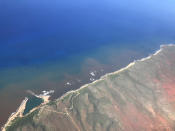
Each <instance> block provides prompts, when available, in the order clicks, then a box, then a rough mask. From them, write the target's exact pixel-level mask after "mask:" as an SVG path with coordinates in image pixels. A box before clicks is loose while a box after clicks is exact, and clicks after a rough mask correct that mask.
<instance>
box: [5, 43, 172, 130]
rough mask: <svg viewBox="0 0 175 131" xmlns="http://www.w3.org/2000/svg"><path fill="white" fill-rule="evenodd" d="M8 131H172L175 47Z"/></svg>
mask: <svg viewBox="0 0 175 131" xmlns="http://www.w3.org/2000/svg"><path fill="white" fill-rule="evenodd" d="M4 129H5V130H6V131H116V130H117V131H151V130H152V131H165V130H166V131H174V130H175V45H164V46H161V49H160V50H159V51H157V52H156V53H155V54H153V55H150V56H149V57H147V58H144V59H141V60H137V61H134V62H133V63H131V64H129V65H128V66H127V67H125V68H123V69H121V70H119V71H116V72H113V73H109V74H107V75H105V76H103V77H101V78H100V79H99V80H96V81H94V82H92V83H90V84H86V85H84V86H82V87H81V88H80V89H78V90H75V91H70V92H68V93H66V94H65V95H63V96H62V97H60V98H58V99H56V100H54V101H50V102H48V103H45V104H42V105H41V106H39V107H38V108H35V110H33V111H31V112H30V113H28V114H27V115H25V116H16V118H15V119H13V120H12V121H10V122H9V124H8V125H7V124H6V126H5V127H4Z"/></svg>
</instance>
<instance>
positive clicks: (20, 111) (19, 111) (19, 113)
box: [2, 97, 28, 131]
mask: <svg viewBox="0 0 175 131" xmlns="http://www.w3.org/2000/svg"><path fill="white" fill-rule="evenodd" d="M27 101H28V98H27V97H26V98H25V99H24V100H23V101H22V103H21V105H20V106H19V107H18V109H17V110H16V112H13V113H12V114H11V116H10V117H9V118H8V120H7V122H6V124H5V125H4V126H3V127H2V131H5V129H6V127H7V126H10V124H11V122H12V121H13V120H14V119H15V118H16V117H22V116H23V112H24V110H25V107H26V103H27Z"/></svg>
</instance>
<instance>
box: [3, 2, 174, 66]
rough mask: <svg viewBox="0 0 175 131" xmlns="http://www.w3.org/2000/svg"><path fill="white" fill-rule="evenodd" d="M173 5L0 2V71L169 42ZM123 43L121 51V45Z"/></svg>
mask: <svg viewBox="0 0 175 131" xmlns="http://www.w3.org/2000/svg"><path fill="white" fill-rule="evenodd" d="M174 4H175V2H174V1H173V0H166V1H164V0H154V1H153V0H143V1H139V0H132V1H131V0H52V1H50V0H25V1H24V0H13V1H12V0H4V1H3V0H0V67H1V68H2V67H13V66H23V65H33V64H42V63H46V62H48V61H55V60H56V61H60V62H61V61H62V60H66V58H67V57H69V56H71V55H76V54H77V55H81V54H82V53H84V52H88V51H91V50H94V49H96V48H98V47H100V46H102V45H109V44H115V45H116V46H126V47H127V46H140V47H145V48H146V47H152V46H154V45H153V44H155V45H156V44H157V45H158V44H162V43H168V42H173V40H174V39H175V35H174V34H175V24H174V23H175V17H174V16H175V8H174ZM123 43H126V44H125V45H121V44H123Z"/></svg>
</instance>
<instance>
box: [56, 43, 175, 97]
mask: <svg viewBox="0 0 175 131" xmlns="http://www.w3.org/2000/svg"><path fill="white" fill-rule="evenodd" d="M169 46H170V47H171V46H175V44H162V45H160V48H159V49H158V50H156V51H155V52H154V53H152V54H150V55H148V56H147V57H145V58H142V59H138V60H134V61H133V62H131V63H129V64H128V65H127V66H125V67H123V68H121V69H119V70H117V71H114V72H111V73H106V74H105V75H103V76H101V77H100V78H99V79H97V80H95V81H93V82H91V83H88V84H85V85H83V86H81V87H80V88H78V89H76V90H70V91H68V92H66V93H65V94H63V95H62V96H61V97H60V98H58V99H56V100H61V99H63V98H64V97H65V96H67V95H69V94H70V93H76V92H79V91H80V90H82V89H83V88H86V87H88V86H89V85H91V84H95V83H97V82H99V81H102V80H104V78H106V77H108V76H110V75H115V74H118V73H120V72H122V71H124V70H127V69H128V68H130V67H132V66H133V65H135V64H136V62H139V61H140V62H143V61H145V60H148V59H151V58H152V57H153V56H155V55H158V54H159V53H160V52H162V50H163V48H164V47H169Z"/></svg>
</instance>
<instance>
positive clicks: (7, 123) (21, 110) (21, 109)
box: [2, 44, 175, 131]
mask: <svg viewBox="0 0 175 131" xmlns="http://www.w3.org/2000/svg"><path fill="white" fill-rule="evenodd" d="M167 46H175V45H174V44H166V45H160V49H158V50H157V51H155V53H153V54H151V55H149V56H147V57H145V58H142V59H140V60H134V61H133V62H131V63H130V64H128V65H127V66H126V67H124V68H121V69H119V70H117V71H114V72H112V73H107V74H105V75H103V76H101V77H100V78H99V79H97V80H95V81H93V82H91V83H88V84H85V85H83V86H81V87H80V88H79V89H76V90H70V91H68V92H67V93H65V94H63V95H62V96H61V97H60V98H58V99H55V100H56V101H57V100H61V99H64V97H66V96H67V95H69V94H70V93H79V91H80V90H82V89H84V88H86V87H88V86H89V85H92V84H95V83H97V82H100V81H102V80H104V79H105V78H106V77H108V76H110V75H114V74H118V73H120V72H122V71H124V70H127V69H128V68H130V67H132V66H134V65H135V64H136V62H138V61H141V62H142V61H145V60H148V59H151V58H152V57H153V56H155V55H158V54H159V53H160V52H161V51H162V50H163V48H164V47H167ZM29 92H30V93H31V94H32V95H34V96H36V97H38V98H42V99H43V100H44V102H43V103H42V104H41V105H39V106H37V107H35V108H33V109H32V110H31V111H30V112H29V113H31V112H33V111H35V110H36V109H38V108H40V107H41V106H42V105H45V104H47V103H48V102H50V100H49V98H50V95H36V94H35V93H33V92H32V91H29ZM26 99H27V98H25V100H23V101H22V103H21V105H20V106H19V108H18V109H17V111H16V112H15V113H12V115H11V116H10V117H9V119H8V121H7V122H6V124H5V125H4V126H3V127H2V131H5V128H6V127H7V126H9V125H10V124H11V122H12V121H13V120H14V119H15V118H16V117H17V116H18V115H19V116H20V117H23V115H22V114H23V111H24V109H25V105H26V103H27V100H28V99H27V100H26ZM29 113H27V114H29ZM27 114H26V115H27Z"/></svg>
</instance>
